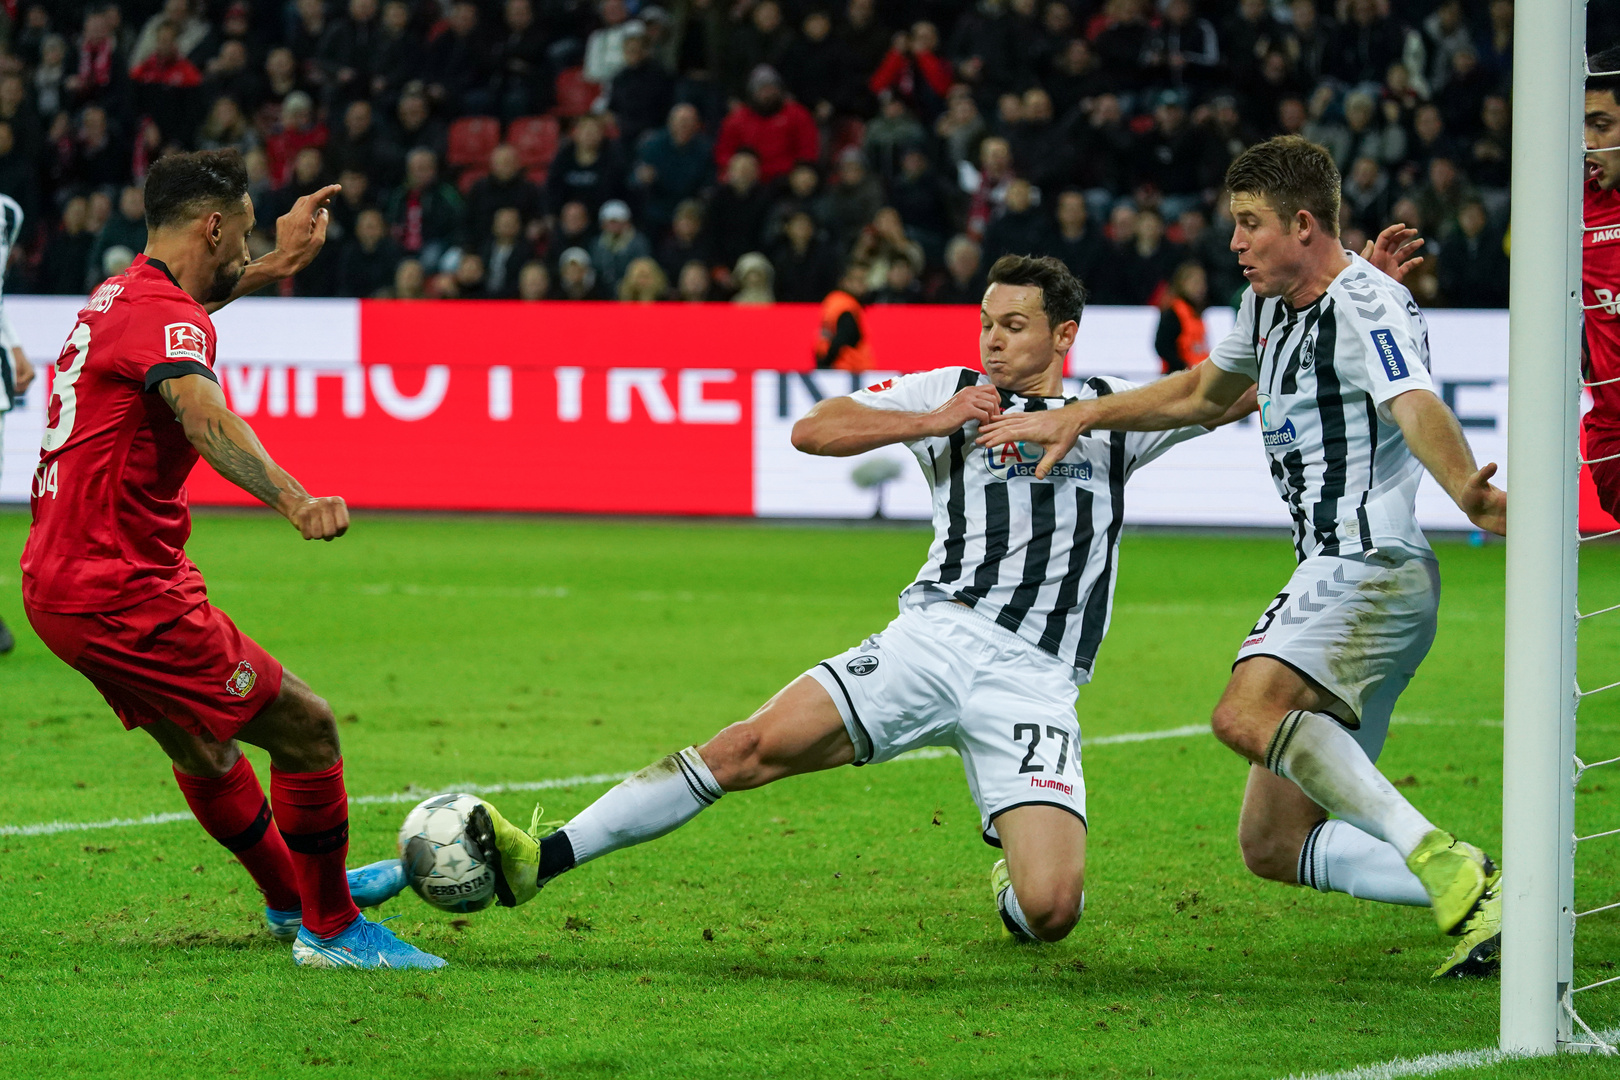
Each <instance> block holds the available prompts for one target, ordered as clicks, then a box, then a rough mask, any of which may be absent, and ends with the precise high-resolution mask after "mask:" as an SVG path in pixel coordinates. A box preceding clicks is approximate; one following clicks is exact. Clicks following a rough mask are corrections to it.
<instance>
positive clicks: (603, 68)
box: [584, 0, 645, 86]
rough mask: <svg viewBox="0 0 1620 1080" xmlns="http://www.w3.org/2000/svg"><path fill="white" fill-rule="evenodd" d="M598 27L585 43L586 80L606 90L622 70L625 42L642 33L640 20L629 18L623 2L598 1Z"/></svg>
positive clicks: (621, 0) (612, 0)
mask: <svg viewBox="0 0 1620 1080" xmlns="http://www.w3.org/2000/svg"><path fill="white" fill-rule="evenodd" d="M597 13H598V16H599V17H600V19H601V26H600V27H599V28H598V29H596V30H593V31H592V32H591V36H590V37H589V38H588V39H586V42H585V72H584V74H585V79H586V81H588V82H593V83H596V84H597V85H599V86H605V85H607V84H608V83H610V82H612V81H613V77H614V76H615V75H617V74H618V73H619V71H620V69H621V68H623V67H624V42H625V39H626V38H627V37H629V36H630V35H631V34H640V33H644V32H645V26H644V25H643V24H642V23H641V22H640V21H639V20H633V19H631V18H630V9H629V7H628V6H627V5H626V4H625V0H601V3H599V4H598V5H597Z"/></svg>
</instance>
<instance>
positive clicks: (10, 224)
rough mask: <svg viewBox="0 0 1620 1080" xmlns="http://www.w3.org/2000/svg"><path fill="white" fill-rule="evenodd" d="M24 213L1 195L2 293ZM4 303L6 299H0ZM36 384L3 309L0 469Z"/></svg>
mask: <svg viewBox="0 0 1620 1080" xmlns="http://www.w3.org/2000/svg"><path fill="white" fill-rule="evenodd" d="M22 227H23V211H22V207H21V206H19V205H17V200H16V199H13V198H12V197H11V196H10V195H0V291H3V290H4V288H5V277H6V267H7V266H8V265H10V263H11V249H12V248H13V247H15V246H16V245H17V239H18V238H19V237H20V236H22ZM0 299H3V297H0ZM33 381H34V366H33V365H32V364H30V363H29V362H28V357H27V355H26V354H24V352H23V349H22V345H21V344H19V343H18V341H17V335H16V333H15V332H14V331H13V330H12V329H11V323H10V322H9V321H7V319H6V316H5V309H4V308H0V465H4V464H5V462H4V460H3V458H4V448H5V433H6V413H8V412H10V411H11V410H12V409H14V408H17V407H19V406H20V405H22V401H23V395H24V394H26V393H28V387H29V386H30V385H32V384H33ZM16 645H17V641H16V639H15V638H14V637H12V634H11V629H10V628H9V627H7V626H6V624H5V620H3V619H0V655H4V654H6V653H8V652H10V651H11V650H12V649H13V648H15V647H16Z"/></svg>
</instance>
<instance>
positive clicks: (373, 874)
mask: <svg viewBox="0 0 1620 1080" xmlns="http://www.w3.org/2000/svg"><path fill="white" fill-rule="evenodd" d="M404 891H405V867H404V865H403V864H402V863H401V862H400V861H399V860H398V859H382V860H379V861H377V862H374V863H367V864H366V865H365V866H359V867H356V868H355V869H353V870H350V871H349V895H350V896H351V897H353V898H354V906H355V907H362V908H368V907H376V906H377V905H378V904H381V903H384V902H386V901H388V900H392V899H393V898H394V897H396V896H398V895H399V894H400V893H401V892H404ZM264 921H265V924H266V925H267V926H269V928H270V936H271V937H273V938H275V939H276V940H277V941H292V940H294V939H295V938H297V937H298V928H299V927H300V926H303V925H304V913H303V912H302V911H301V910H298V909H296V908H295V909H294V910H292V911H277V910H276V909H275V908H271V907H267V908H265V909H264Z"/></svg>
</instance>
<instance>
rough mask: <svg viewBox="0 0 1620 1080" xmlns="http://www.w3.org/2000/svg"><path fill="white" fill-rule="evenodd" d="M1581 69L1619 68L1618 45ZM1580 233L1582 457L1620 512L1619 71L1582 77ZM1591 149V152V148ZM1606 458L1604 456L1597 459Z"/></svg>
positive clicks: (1607, 501)
mask: <svg viewBox="0 0 1620 1080" xmlns="http://www.w3.org/2000/svg"><path fill="white" fill-rule="evenodd" d="M1586 67H1587V70H1588V71H1596V72H1605V71H1620V47H1614V48H1608V49H1604V50H1603V51H1602V52H1600V53H1597V54H1595V55H1593V56H1592V57H1590V58H1589V59H1588V60H1587V62H1586ZM1585 111H1586V147H1587V150H1588V151H1589V152H1588V153H1587V155H1586V205H1585V209H1584V214H1583V217H1584V218H1585V221H1586V231H1585V234H1584V235H1583V236H1582V239H1581V304H1582V306H1583V307H1585V309H1586V311H1585V316H1586V319H1585V322H1586V333H1585V337H1584V342H1583V344H1584V346H1585V347H1584V349H1583V352H1584V356H1583V358H1582V359H1583V361H1584V363H1583V364H1582V368H1583V373H1584V374H1585V376H1586V380H1587V381H1588V382H1592V383H1598V384H1600V385H1597V386H1593V387H1592V411H1591V412H1589V413H1587V414H1586V421H1585V427H1586V458H1587V460H1588V461H1591V462H1593V464H1592V465H1591V466H1590V468H1591V470H1592V480H1593V482H1594V483H1595V484H1596V486H1597V494H1598V503H1599V504H1600V505H1601V506H1602V507H1603V509H1604V510H1606V511H1608V512H1609V514H1611V515H1613V516H1617V517H1620V75H1602V74H1599V75H1595V76H1591V77H1589V78H1588V79H1587V80H1586V110H1585ZM1592 151H1596V152H1592ZM1601 458H1608V459H1609V460H1607V461H1602V460H1599V459H1601Z"/></svg>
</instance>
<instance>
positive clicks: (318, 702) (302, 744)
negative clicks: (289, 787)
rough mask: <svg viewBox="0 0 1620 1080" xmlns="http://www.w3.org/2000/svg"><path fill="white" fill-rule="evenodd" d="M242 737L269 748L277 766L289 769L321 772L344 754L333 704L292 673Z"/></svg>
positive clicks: (244, 729)
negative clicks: (272, 701) (274, 698)
mask: <svg viewBox="0 0 1620 1080" xmlns="http://www.w3.org/2000/svg"><path fill="white" fill-rule="evenodd" d="M250 732H251V734H252V738H249V735H250ZM241 737H242V738H246V739H249V741H254V742H257V744H258V745H260V746H263V747H264V748H265V749H266V750H269V751H270V759H271V761H272V762H274V763H275V766H276V768H278V769H282V770H284V771H286V772H321V771H322V770H325V769H329V768H331V767H332V766H333V765H336V764H337V763H338V759H339V758H340V757H342V754H343V751H342V747H341V744H340V741H339V739H338V731H337V718H336V717H335V716H333V714H332V707H331V706H330V705H328V704H327V703H326V700H325V699H324V698H322V697H321V696H320V695H319V694H317V693H315V692H314V691H313V690H311V689H310V688H309V687H308V686H306V685H304V683H303V682H302V681H300V680H298V679H296V678H293V677H292V676H291V675H288V676H287V677H286V679H285V681H284V682H283V683H282V686H281V693H280V694H278V695H277V697H276V700H275V702H274V703H272V704H271V705H270V707H269V708H267V709H265V711H264V712H263V713H262V714H260V715H259V717H258V718H256V719H255V720H254V721H253V723H252V724H251V725H249V726H248V727H246V728H243V729H242V736H241Z"/></svg>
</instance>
